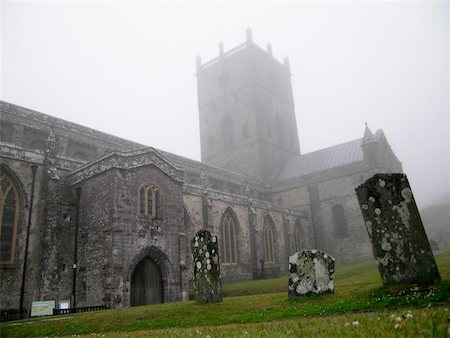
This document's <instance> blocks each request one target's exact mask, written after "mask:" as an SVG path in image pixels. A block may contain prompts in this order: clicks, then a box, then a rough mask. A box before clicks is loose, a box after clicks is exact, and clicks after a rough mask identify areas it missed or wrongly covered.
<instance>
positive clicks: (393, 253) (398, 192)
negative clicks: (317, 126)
mask: <svg viewBox="0 0 450 338" xmlns="http://www.w3.org/2000/svg"><path fill="white" fill-rule="evenodd" d="M355 190H356V195H357V196H358V201H359V205H360V207H361V212H362V215H363V218H364V222H365V226H366V228H367V232H368V233H369V238H370V241H371V242H372V246H373V253H374V256H375V259H376V260H377V262H378V270H379V271H380V275H381V279H382V281H383V284H385V285H388V284H403V283H430V282H437V281H439V280H440V279H441V278H440V275H439V271H438V269H437V266H436V262H435V260H434V256H433V253H432V251H431V248H430V243H429V242H428V238H427V235H426V233H425V230H424V228H423V224H422V220H421V218H420V214H419V211H418V210H417V206H416V203H415V201H414V196H413V193H412V191H411V187H410V186H409V182H408V179H407V178H406V175H404V174H375V175H374V176H373V177H372V178H370V179H368V180H367V181H366V182H364V183H363V184H361V185H360V186H359V187H357V188H356V189H355Z"/></svg>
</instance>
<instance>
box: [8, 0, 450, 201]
mask: <svg viewBox="0 0 450 338" xmlns="http://www.w3.org/2000/svg"><path fill="white" fill-rule="evenodd" d="M0 6H1V7H0V10H1V16H0V17H1V74H0V75H1V84H0V97H1V99H2V100H5V101H8V102H11V103H14V104H18V105H21V106H25V107H27V108H31V109H35V110H37V111H40V112H43V113H46V114H49V115H53V116H56V117H60V118H63V119H66V120H69V121H72V122H76V123H79V124H82V125H86V126H88V127H91V128H94V129H97V130H101V131H104V132H107V133H110V134H113V135H116V136H120V137H123V138H125V139H129V140H132V141H136V142H139V143H142V144H145V145H149V146H153V147H156V148H159V149H163V150H167V151H170V152H173V153H176V154H179V155H182V156H186V157H189V158H192V159H196V160H200V136H199V125H198V108H197V92H196V90H197V88H196V79H195V76H194V73H195V57H196V55H200V56H201V58H202V61H203V62H207V61H208V60H209V59H212V58H214V57H216V56H217V55H218V47H217V44H218V43H219V42H223V43H224V45H225V50H228V49H231V48H233V47H234V46H236V45H238V44H240V43H242V42H244V39H245V28H246V27H247V26H249V27H251V28H252V31H253V40H254V41H255V42H256V43H257V44H258V45H260V46H261V47H262V48H264V49H265V48H266V44H267V43H268V42H269V41H270V43H271V44H272V46H273V54H274V57H276V58H277V59H279V60H282V59H283V57H284V56H287V57H289V59H290V64H291V72H292V74H293V77H292V84H293V90H294V101H295V104H296V116H297V124H298V130H299V135H300V147H301V151H302V153H307V152H311V151H314V150H318V149H321V148H324V147H328V146H332V145H335V144H338V143H342V142H346V141H350V140H353V139H356V138H361V137H362V135H363V131H364V122H367V123H368V125H369V127H370V128H371V129H372V131H373V132H375V131H376V130H377V129H383V130H384V132H385V134H386V137H387V139H388V141H389V142H390V144H391V146H392V148H393V150H394V152H395V153H396V154H397V156H398V157H399V159H400V161H402V163H403V168H404V171H405V173H406V174H407V175H408V177H409V180H410V183H411V185H412V188H413V192H414V194H415V197H416V201H417V202H418V204H419V207H424V206H426V205H429V204H432V203H440V201H442V198H443V196H449V194H450V192H449V191H450V175H449V167H450V162H449V157H450V137H449V129H450V121H449V75H450V73H449V2H448V1H442V2H439V1H436V2H428V1H426V2H406V1H402V2H391V1H387V2H356V1H355V2H340V1H331V2H276V3H275V2H213V3H210V2H208V3H207V2H197V3H185V2H183V3H176V2H169V3H167V2H14V1H11V2H9V1H2V2H1V5H0Z"/></svg>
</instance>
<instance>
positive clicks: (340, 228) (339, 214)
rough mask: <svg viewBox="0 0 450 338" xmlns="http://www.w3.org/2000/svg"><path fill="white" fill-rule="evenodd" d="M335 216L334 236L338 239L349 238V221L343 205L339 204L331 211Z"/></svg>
mask: <svg viewBox="0 0 450 338" xmlns="http://www.w3.org/2000/svg"><path fill="white" fill-rule="evenodd" d="M331 213H332V215H333V226H334V234H335V235H336V236H338V237H345V236H347V220H346V219H345V212H344V208H343V207H342V205H340V204H337V205H335V206H334V207H333V208H332V209H331Z"/></svg>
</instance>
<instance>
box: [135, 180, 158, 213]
mask: <svg viewBox="0 0 450 338" xmlns="http://www.w3.org/2000/svg"><path fill="white" fill-rule="evenodd" d="M139 214H141V215H142V216H150V217H151V218H152V219H160V220H161V219H162V218H163V196H162V193H161V190H160V188H159V187H158V186H156V185H155V184H153V183H151V182H147V183H144V184H142V185H141V186H140V187H139Z"/></svg>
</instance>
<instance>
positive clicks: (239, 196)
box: [0, 30, 402, 312]
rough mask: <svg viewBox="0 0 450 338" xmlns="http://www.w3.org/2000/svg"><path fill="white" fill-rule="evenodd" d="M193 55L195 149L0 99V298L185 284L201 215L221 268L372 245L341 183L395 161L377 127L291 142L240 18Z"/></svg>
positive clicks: (138, 296) (168, 295)
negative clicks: (235, 35) (177, 149)
mask: <svg viewBox="0 0 450 338" xmlns="http://www.w3.org/2000/svg"><path fill="white" fill-rule="evenodd" d="M196 61H197V62H196V64H197V86H198V107H199V114H200V137H201V157H202V161H201V162H198V161H194V160H190V159H188V158H184V157H181V156H178V155H175V154H171V153H168V152H165V151H162V150H158V149H154V148H152V147H147V146H144V145H141V144H137V143H134V142H131V141H127V140H124V139H121V138H118V137H115V136H112V135H108V134H105V133H102V132H100V131H96V130H92V129H90V128H87V127H84V126H81V125H78V124H75V123H71V122H68V121H64V120H61V119H58V118H55V117H52V116H49V115H45V114H43V113H40V112H36V111H33V110H30V109H27V108H24V107H20V106H17V105H14V104H12V103H8V102H2V101H0V108H1V130H0V148H1V152H0V154H1V170H0V217H1V218H0V221H1V223H0V225H1V228H0V229H1V230H0V231H1V232H0V237H1V252H0V253H1V261H0V275H1V282H0V293H1V294H0V307H1V309H2V311H5V310H9V311H18V309H20V308H23V309H25V310H24V311H27V312H28V311H29V309H30V307H31V303H32V301H38V300H55V301H56V304H58V302H59V301H60V300H63V299H64V300H70V306H71V307H81V306H90V305H99V304H107V306H109V307H128V306H134V305H141V304H151V303H160V302H170V301H180V300H183V299H186V298H187V295H188V293H189V290H190V286H191V285H192V267H191V265H192V264H191V254H190V250H189V242H190V239H191V238H192V237H193V235H194V234H195V233H196V232H197V231H199V230H201V229H204V228H205V229H208V230H210V231H211V232H212V233H213V234H215V235H216V236H217V237H218V240H219V250H220V266H221V275H222V280H223V282H225V283H227V282H233V281H240V280H250V279H257V278H270V277H274V276H278V275H280V274H284V273H286V272H287V267H288V263H287V262H288V257H289V256H290V255H292V254H293V253H295V252H297V251H298V250H300V249H302V248H317V249H321V250H323V251H325V252H327V253H329V254H330V255H332V256H334V257H335V258H336V260H337V262H338V263H339V262H341V263H342V262H349V261H354V260H365V259H371V258H372V249H371V245H370V242H369V238H368V235H367V232H366V230H365V228H364V225H363V218H362V215H361V212H360V209H359V205H358V201H357V198H356V195H355V192H354V188H355V187H356V186H357V185H359V184H361V183H362V182H363V181H364V180H366V179H368V178H369V177H371V176H372V175H373V174H374V173H380V172H385V173H386V172H401V171H402V165H401V163H400V162H399V160H398V159H397V157H396V156H395V154H394V153H393V151H392V150H391V147H390V145H389V143H388V142H387V140H386V137H385V136H384V134H383V132H382V131H381V130H379V131H377V132H376V133H372V132H371V131H370V130H369V129H368V127H367V126H366V129H365V131H364V134H363V135H362V138H360V139H357V140H352V141H349V142H346V143H343V144H339V145H336V146H332V147H330V148H326V149H322V150H318V151H315V152H311V153H307V154H302V153H301V151H300V145H299V137H298V131H297V123H296V117H295V110H294V101H293V93H292V86H291V73H290V68H289V60H288V59H287V58H286V59H284V61H283V62H280V61H278V60H276V59H275V58H274V57H273V56H272V50H271V47H270V45H269V46H268V48H267V50H263V49H261V48H260V47H259V46H257V45H256V44H255V43H253V41H252V36H251V31H250V30H247V36H246V41H245V42H244V43H243V44H241V45H239V46H237V47H236V48H233V49H231V50H229V51H224V50H223V46H222V45H220V46H219V56H218V57H216V58H214V59H213V60H210V61H209V62H206V63H202V62H201V60H200V58H199V57H198V58H197V60H196Z"/></svg>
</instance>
